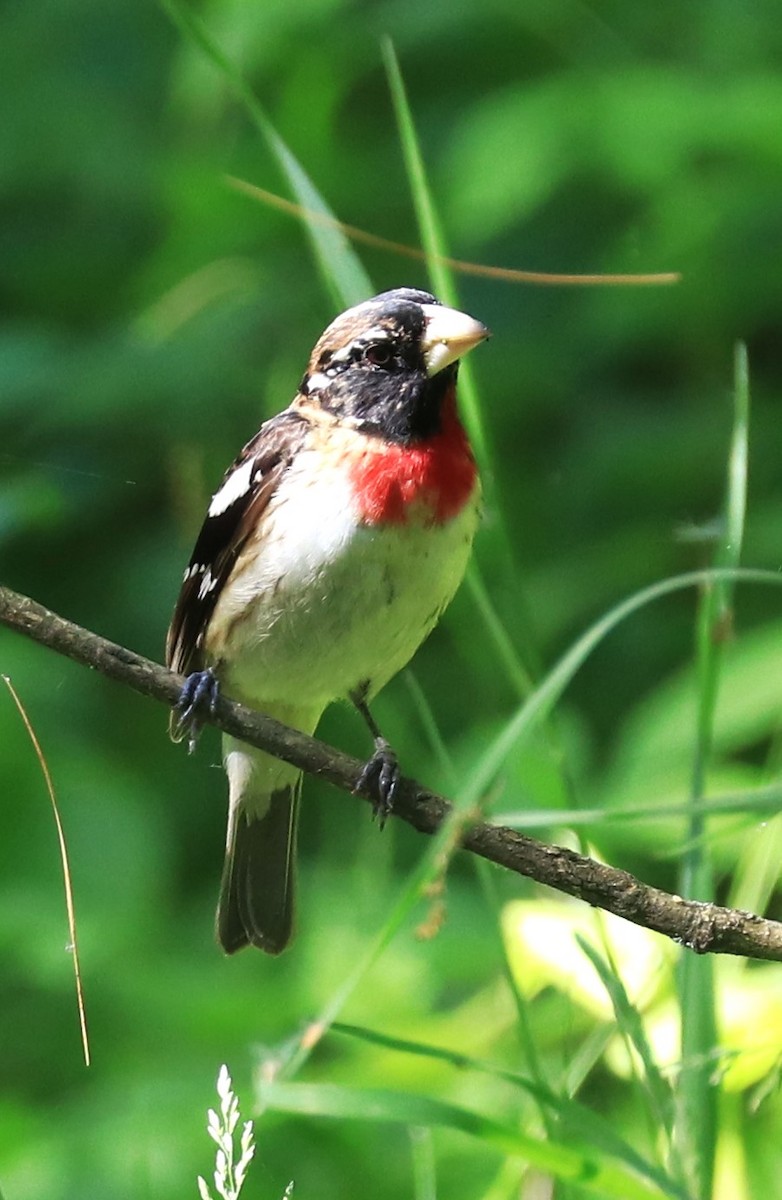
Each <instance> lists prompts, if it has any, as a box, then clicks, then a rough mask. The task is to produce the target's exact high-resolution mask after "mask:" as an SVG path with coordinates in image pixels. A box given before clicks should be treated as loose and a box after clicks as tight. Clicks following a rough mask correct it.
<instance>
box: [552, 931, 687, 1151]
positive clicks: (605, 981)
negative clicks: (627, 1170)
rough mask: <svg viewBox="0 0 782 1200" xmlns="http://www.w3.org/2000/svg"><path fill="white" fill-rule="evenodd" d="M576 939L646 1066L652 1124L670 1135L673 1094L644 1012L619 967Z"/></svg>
mask: <svg viewBox="0 0 782 1200" xmlns="http://www.w3.org/2000/svg"><path fill="white" fill-rule="evenodd" d="M576 942H577V943H578V945H579V947H580V949H581V952H582V953H583V954H585V955H586V957H587V958H588V959H589V961H590V962H591V964H592V966H593V967H594V968H595V971H596V972H597V975H598V977H599V979H600V982H601V983H602V985H603V987H604V988H605V990H606V992H607V993H608V997H609V999H610V1001H611V1005H612V1007H613V1010H614V1016H615V1017H616V1023H617V1027H618V1029H619V1032H620V1033H621V1034H622V1036H623V1037H624V1038H625V1040H626V1042H627V1043H628V1045H630V1046H632V1047H633V1048H634V1049H635V1051H636V1053H637V1055H638V1058H639V1059H640V1060H641V1064H642V1066H643V1070H644V1077H643V1079H642V1080H641V1083H642V1085H643V1090H644V1092H645V1095H646V1097H647V1101H648V1105H649V1114H650V1118H651V1125H650V1128H651V1129H652V1130H659V1129H662V1130H663V1132H664V1133H665V1135H666V1138H668V1139H670V1136H671V1132H672V1126H673V1097H672V1095H671V1089H670V1087H669V1086H668V1084H667V1082H666V1081H665V1079H664V1078H663V1075H662V1073H661V1071H660V1069H659V1067H658V1066H657V1063H656V1062H655V1060H654V1055H653V1054H652V1049H651V1046H650V1045H649V1041H648V1039H647V1037H646V1031H645V1029H644V1025H643V1021H642V1019H641V1014H640V1012H639V1011H638V1009H637V1008H636V1006H635V1005H634V1004H633V1003H632V1002H631V1000H630V997H629V996H628V994H627V990H626V989H625V986H624V984H623V983H622V979H621V977H620V976H619V974H618V972H617V971H616V969H615V968H614V967H613V966H612V965H611V964H610V963H609V962H608V961H607V960H606V959H605V958H603V956H602V954H600V952H599V951H598V950H597V948H596V947H595V946H592V945H590V943H589V942H588V941H587V940H586V939H585V938H583V937H582V936H581V935H580V934H578V933H577V934H576Z"/></svg>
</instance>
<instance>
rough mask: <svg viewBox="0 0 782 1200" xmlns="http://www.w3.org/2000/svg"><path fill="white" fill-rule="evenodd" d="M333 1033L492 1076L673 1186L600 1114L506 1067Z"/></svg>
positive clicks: (370, 1033)
mask: <svg viewBox="0 0 782 1200" xmlns="http://www.w3.org/2000/svg"><path fill="white" fill-rule="evenodd" d="M333 1031H334V1032H335V1033H341V1034H343V1035H346V1036H347V1037H352V1038H356V1039H357V1040H359V1041H363V1042H367V1043H369V1044H370V1045H376V1046H382V1047H384V1048H385V1049H387V1050H395V1051H397V1052H399V1053H402V1054H413V1055H417V1056H419V1057H423V1058H428V1059H432V1060H434V1061H436V1062H438V1061H439V1062H445V1063H448V1064H450V1065H451V1066H452V1067H455V1068H456V1069H457V1070H470V1071H479V1072H481V1073H482V1074H485V1075H490V1076H493V1077H494V1078H495V1079H501V1080H503V1081H504V1082H505V1083H509V1084H511V1085H512V1086H514V1087H518V1088H521V1089H522V1090H523V1091H524V1092H526V1093H527V1094H528V1095H530V1096H532V1097H534V1099H535V1100H537V1101H538V1103H539V1104H540V1105H541V1106H545V1108H546V1109H547V1110H548V1111H549V1112H550V1113H551V1114H552V1116H555V1117H556V1118H557V1119H558V1120H559V1121H560V1122H561V1123H562V1125H563V1127H564V1129H565V1130H566V1131H568V1132H575V1133H576V1135H577V1136H578V1137H579V1138H580V1139H581V1140H582V1141H584V1142H586V1143H588V1144H589V1145H590V1146H595V1147H598V1148H599V1149H601V1150H603V1151H604V1152H605V1153H606V1154H608V1155H610V1156H611V1157H612V1158H617V1159H620V1160H621V1161H622V1162H624V1163H626V1165H627V1166H628V1167H630V1168H632V1169H633V1170H634V1171H636V1172H638V1173H639V1174H640V1175H642V1176H644V1178H646V1179H648V1180H649V1181H650V1182H651V1183H655V1184H657V1185H658V1186H659V1187H661V1188H662V1189H663V1190H665V1189H667V1188H670V1187H672V1186H674V1185H673V1183H672V1180H671V1179H670V1178H669V1177H668V1175H667V1174H666V1173H665V1171H663V1170H661V1169H660V1168H659V1167H657V1166H655V1165H654V1164H652V1163H649V1162H647V1161H646V1159H644V1158H643V1156H642V1155H641V1154H639V1153H638V1151H637V1150H635V1149H634V1148H633V1147H632V1146H631V1145H630V1144H629V1143H628V1142H626V1141H625V1140H624V1139H623V1138H622V1137H621V1136H620V1135H619V1134H618V1133H617V1132H616V1129H615V1124H614V1122H612V1121H611V1120H609V1119H608V1118H606V1117H603V1116H601V1115H600V1113H598V1112H595V1111H593V1110H592V1109H590V1108H587V1107H586V1105H583V1104H580V1103H579V1101H577V1100H573V1099H571V1098H570V1097H569V1096H566V1095H558V1094H557V1093H556V1092H553V1091H552V1090H551V1089H550V1088H548V1087H547V1086H546V1085H545V1084H544V1083H542V1082H539V1081H538V1080H535V1079H528V1078H527V1077H526V1076H525V1075H522V1074H521V1073H520V1072H518V1071H511V1070H509V1069H508V1068H507V1067H501V1066H499V1065H498V1064H497V1063H490V1062H485V1061H483V1060H481V1059H476V1058H472V1057H470V1055H468V1054H462V1053H461V1052H460V1051H454V1050H448V1049H444V1048H443V1047H441V1046H431V1045H429V1044H427V1043H424V1042H411V1041H408V1040H407V1039H405V1038H398V1037H391V1036H389V1035H388V1034H383V1033H378V1032H377V1031H376V1030H374V1029H366V1028H364V1027H363V1026H358V1025H343V1024H341V1023H338V1024H335V1025H334V1026H333ZM612 1033H613V1030H607V1031H606V1032H605V1035H604V1038H603V1040H602V1041H601V1047H602V1049H605V1043H606V1041H607V1039H608V1037H609V1036H611V1034H612Z"/></svg>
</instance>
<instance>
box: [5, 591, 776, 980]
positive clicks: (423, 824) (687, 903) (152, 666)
mask: <svg viewBox="0 0 782 1200" xmlns="http://www.w3.org/2000/svg"><path fill="white" fill-rule="evenodd" d="M0 624H2V625H7V626H8V627H9V628H11V629H16V630H18V631H19V632H20V633H24V634H26V635H27V636H28V637H30V638H32V639H33V640H34V641H37V642H40V643H41V644H42V645H44V646H48V647H49V649H51V650H55V651H57V653H59V654H64V655H66V656H67V657H68V658H71V659H73V660H74V661H75V662H79V663H81V664H82V665H84V666H87V667H91V668H93V669H94V670H97V671H99V672H100V673H101V674H103V675H106V676H107V677H108V678H110V679H114V680H116V681H117V682H119V683H123V684H125V686H126V687H130V688H133V689H134V690H135V691H137V692H141V693H142V695H145V696H150V697H152V698H153V699H155V700H159V701H160V702H161V703H163V704H167V705H169V706H173V705H174V704H175V703H176V701H177V699H178V698H179V692H180V689H181V687H182V683H183V680H182V678H181V676H178V675H173V674H172V673H171V672H170V671H167V670H165V668H164V667H161V666H158V665H157V663H153V662H150V661H149V660H148V659H146V658H142V657H141V655H139V654H135V653H134V652H133V651H132V650H126V649H125V648H124V647H123V646H117V645H115V644H114V643H113V642H109V641H106V639H105V638H102V637H99V636H98V635H97V634H94V633H90V632H89V631H88V630H86V629H81V628H80V627H79V626H78V625H74V624H72V623H71V622H70V621H66V620H64V619H63V618H62V617H58V616H57V615H56V614H55V613H52V612H49V611H48V609H46V608H44V607H43V606H42V605H41V604H38V603H37V602H36V601H35V600H31V599H29V598H28V597H26V596H20V595H18V594H17V593H16V592H12V591H11V590H10V589H9V588H4V587H0ZM207 719H208V721H209V723H210V724H213V725H216V726H217V727H218V728H219V729H222V730H223V731H224V732H225V733H229V734H231V735H232V736H233V737H237V738H239V739H240V740H241V741H244V742H248V743H249V744H250V745H252V746H257V747H259V748H260V749H261V750H265V751H266V752H267V753H269V754H273V755H274V756H275V757H277V758H281V759H284V760H285V762H289V763H292V764H293V765H294V766H296V767H299V768H300V769H301V770H302V771H306V772H308V773H309V774H310V775H317V776H320V778H322V779H326V780H328V781H329V782H330V783H333V784H334V785H335V786H336V787H338V788H339V789H341V790H342V791H343V792H347V793H352V792H353V789H354V787H355V784H356V781H357V779H358V777H359V774H360V773H361V770H362V768H363V765H364V764H363V763H361V762H359V760H358V759H355V758H351V757H350V756H349V755H347V754H343V753H342V751H340V750H335V749H333V748H332V747H331V746H327V745H325V744H324V743H323V742H319V741H317V740H316V739H315V738H310V737H307V736H306V735H305V734H303V733H298V732H297V731H296V730H294V729H289V728H288V727H287V726H285V725H281V724H280V723H279V722H278V721H274V720H272V718H271V717H265V716H263V715H262V714H260V713H256V712H253V711H252V710H251V709H249V708H245V707H244V705H241V704H235V703H234V702H233V701H231V700H226V699H225V698H223V697H221V698H220V699H219V700H218V703H217V706H216V710H215V713H214V715H213V716H212V717H209V718H207ZM364 799H367V800H371V796H370V795H369V794H366V795H365V796H364ZM450 808H451V806H450V804H449V802H448V801H447V800H446V799H444V798H443V797H442V796H438V795H435V794H433V793H432V792H429V791H426V790H425V789H423V788H422V787H421V786H420V784H417V783H415V782H414V781H412V780H409V779H406V780H403V782H402V784H401V786H400V789H399V794H398V797H397V798H396V800H395V805H394V815H395V816H397V817H401V818H402V819H403V820H405V821H407V822H408V823H409V824H410V825H412V826H413V827H414V828H415V829H417V830H419V831H420V832H421V833H434V832H435V831H436V830H437V829H438V828H439V826H440V825H441V823H442V821H443V819H444V817H445V816H446V814H447V813H448V812H449V811H450ZM462 846H463V848H464V849H466V850H470V851H472V853H473V854H480V855H481V856H482V857H483V858H486V859H488V860H489V861H490V862H494V863H497V864H498V865H499V866H502V867H506V868H507V869H508V870H510V871H515V872H516V873H517V874H519V875H525V876H527V877H528V878H530V879H534V880H535V881H536V882H537V883H543V884H546V885H547V886H548V887H551V888H554V889H556V890H557V891H559V892H564V893H566V894H567V895H569V896H575V897H577V898H578V899H580V900H585V901H586V902H587V903H588V904H593V905H595V906H596V907H597V908H603V909H605V910H606V911H607V912H612V913H614V914H616V916H619V917H624V918H625V920H628V921H632V922H633V923H634V924H636V925H641V926H643V927H644V928H646V929H653V930H655V931H656V932H657V933H662V934H664V935H665V936H666V937H670V938H673V939H674V940H675V941H677V942H681V943H682V944H683V945H685V946H688V947H689V948H690V949H692V950H695V951H696V952H697V953H699V954H705V953H707V952H710V953H715V954H740V955H745V956H746V957H748V958H758V959H771V960H775V961H782V924H780V923H779V922H778V921H769V920H766V919H765V918H763V917H758V916H755V915H754V914H752V913H747V912H742V911H741V910H739V909H732V908H723V907H721V906H719V905H717V904H702V903H699V902H698V901H695V900H683V899H682V898H681V897H680V896H673V895H671V894H669V893H668V892H664V891H662V890H661V889H660V888H655V887H650V886H649V885H647V884H644V883H641V881H640V880H638V879H636V878H635V877H634V876H633V875H630V874H629V872H627V871H620V870H617V868H615V867H609V866H606V865H605V864H604V863H598V862H595V861H594V860H593V859H591V858H586V857H585V856H584V855H581V854H576V853H575V852H574V851H572V850H567V849H565V848H564V847H562V846H550V845H545V844H544V843H542V842H539V841H536V840H535V839H534V838H530V837H525V836H524V835H523V834H520V833H516V832H515V830H512V829H508V828H506V827H504V826H501V825H492V824H490V823H488V822H484V821H477V822H476V823H475V824H474V825H472V826H471V827H470V828H468V829H465V830H464V832H463V836H462Z"/></svg>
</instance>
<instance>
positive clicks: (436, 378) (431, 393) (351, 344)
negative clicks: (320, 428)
mask: <svg viewBox="0 0 782 1200" xmlns="http://www.w3.org/2000/svg"><path fill="white" fill-rule="evenodd" d="M488 336H489V331H488V330H487V329H486V328H485V327H484V326H483V325H481V324H480V322H478V321H475V320H473V318H472V317H468V316H467V315H466V314H465V313H461V312H457V311H456V310H455V309H452V308H446V307H445V306H444V305H442V304H440V303H439V301H437V300H436V299H435V297H434V296H431V295H430V294H429V293H428V292H421V291H417V290H416V289H414V288H395V289H394V290H393V291H391V292H381V294H380V295H379V296H374V297H373V298H372V299H371V300H366V301H364V303H363V304H358V305H356V307H355V308H349V309H348V310H347V312H344V313H342V314H341V315H340V316H339V317H337V318H336V320H335V321H332V323H331V325H329V327H328V329H327V330H326V331H325V333H323V335H322V336H321V337H320V338H319V340H318V342H317V344H316V346H315V349H314V350H313V352H312V357H311V359H310V363H309V367H308V369H307V374H306V375H305V376H304V379H303V380H302V384H301V389H300V391H301V393H302V395H303V396H306V397H307V398H308V399H309V401H310V402H313V403H316V404H318V405H319V406H320V407H321V408H322V409H325V410H326V411H327V412H331V413H334V415H335V416H338V417H339V418H340V420H345V421H347V422H349V423H350V424H351V425H353V426H354V428H358V429H361V430H362V431H363V432H366V433H375V434H378V435H380V436H382V437H385V438H388V439H390V440H391V441H395V442H399V443H402V444H407V443H410V442H417V441H422V440H424V439H426V438H428V437H431V436H432V435H433V434H435V433H437V431H438V429H439V426H440V419H441V415H442V409H443V401H444V399H445V397H446V395H447V394H448V393H449V391H450V390H451V389H452V387H453V383H454V380H455V377H456V371H457V364H458V359H459V358H460V357H461V356H462V355H464V354H466V353H467V352H468V351H469V350H471V349H472V348H473V347H474V346H477V345H478V343H479V342H481V341H483V339H484V338H487V337H488Z"/></svg>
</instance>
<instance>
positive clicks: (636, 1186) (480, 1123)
mask: <svg viewBox="0 0 782 1200" xmlns="http://www.w3.org/2000/svg"><path fill="white" fill-rule="evenodd" d="M259 1099H260V1101H261V1103H262V1104H263V1105H264V1107H266V1108H270V1109H274V1110H276V1111H277V1112H287V1113H298V1114H302V1115H306V1116H310V1117H332V1118H338V1119H340V1120H359V1121H391V1122H394V1123H397V1124H402V1125H424V1126H427V1127H431V1126H440V1127H443V1128H446V1129H451V1130H458V1131H459V1132H461V1133H466V1134H468V1135H469V1136H471V1137H474V1138H478V1139H479V1140H480V1141H482V1142H483V1143H484V1145H486V1146H490V1147H492V1148H493V1149H495V1150H498V1151H500V1153H502V1154H506V1155H511V1156H514V1157H518V1158H522V1159H524V1161H525V1162H527V1163H529V1164H530V1165H531V1166H534V1167H537V1168H538V1169H539V1170H541V1171H545V1172H547V1173H548V1174H550V1175H553V1176H554V1178H555V1179H561V1180H563V1181H567V1182H570V1183H574V1184H578V1186H579V1187H581V1188H583V1189H584V1192H585V1194H587V1195H590V1196H596V1197H601V1198H602V1200H606V1197H611V1198H614V1197H615V1198H616V1200H659V1198H660V1197H662V1196H680V1195H681V1193H679V1192H678V1191H677V1190H674V1188H673V1187H671V1188H669V1189H661V1188H659V1187H657V1186H655V1185H653V1184H650V1183H648V1182H646V1181H643V1180H641V1179H639V1178H638V1177H637V1176H636V1175H635V1174H634V1173H631V1172H630V1171H628V1170H627V1169H626V1168H625V1167H623V1166H622V1165H620V1164H618V1163H616V1162H614V1161H613V1160H612V1159H610V1158H608V1157H607V1156H606V1155H603V1154H601V1153H599V1152H598V1151H594V1152H589V1151H587V1150H577V1149H574V1148H573V1147H572V1146H564V1145H561V1144H559V1143H556V1142H551V1141H545V1142H544V1141H539V1140H538V1139H536V1138H533V1137H529V1136H527V1135H526V1134H524V1133H521V1132H519V1131H518V1130H517V1129H514V1128H513V1127H512V1126H509V1125H503V1124H501V1123H500V1122H499V1121H495V1120H493V1119H492V1118H491V1117H486V1116H483V1115H482V1114H480V1113H476V1112H472V1111H470V1110H469V1109H465V1108H459V1107H457V1106H456V1105H454V1104H448V1103H445V1102H444V1101H441V1100H433V1099H432V1098H431V1097H429V1096H421V1095H415V1094H412V1093H409V1092H393V1091H386V1090H384V1089H381V1088H375V1089H365V1088H361V1089H358V1088H348V1087H341V1086H340V1085H338V1084H325V1083H324V1084H314V1083H264V1084H262V1085H261V1087H260V1088H259Z"/></svg>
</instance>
